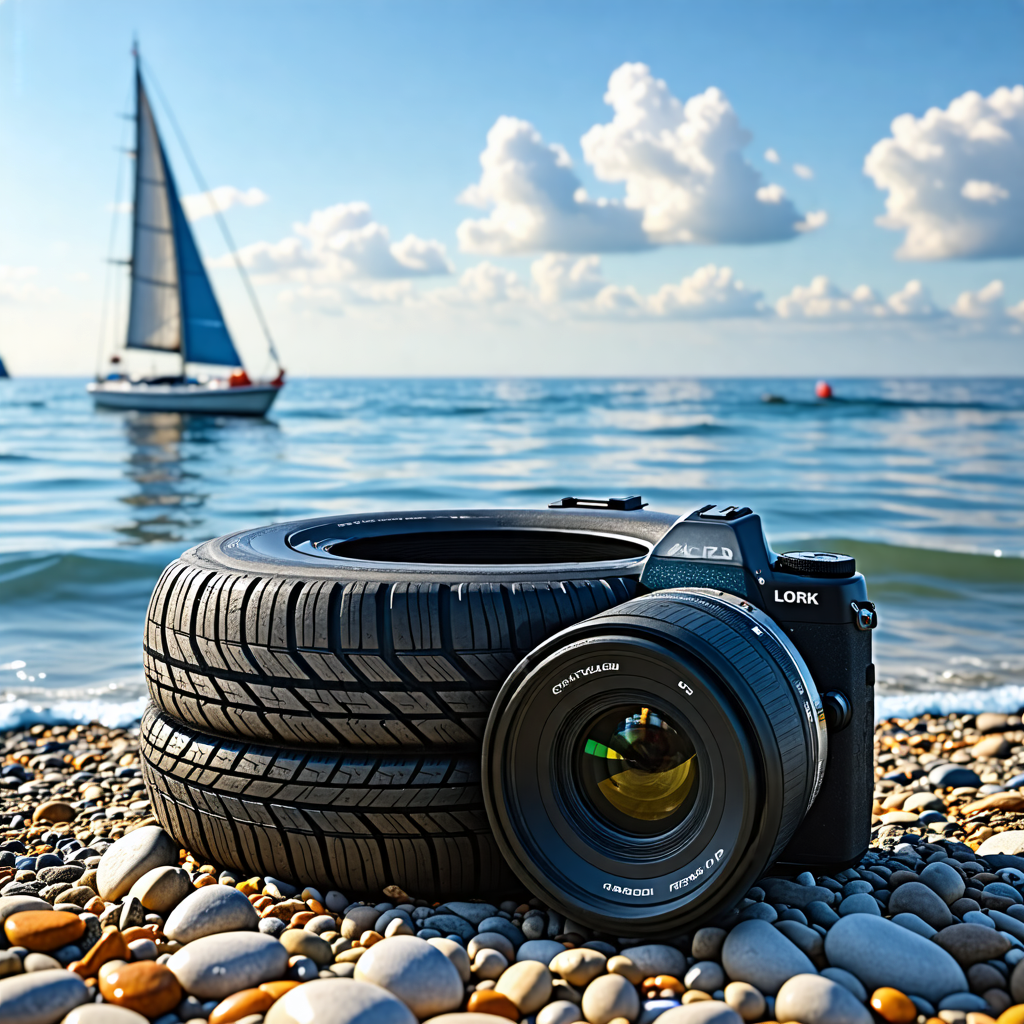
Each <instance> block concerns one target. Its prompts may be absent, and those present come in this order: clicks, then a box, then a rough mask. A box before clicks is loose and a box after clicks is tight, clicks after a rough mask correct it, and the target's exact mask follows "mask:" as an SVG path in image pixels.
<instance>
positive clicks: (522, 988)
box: [494, 960, 639, 1024]
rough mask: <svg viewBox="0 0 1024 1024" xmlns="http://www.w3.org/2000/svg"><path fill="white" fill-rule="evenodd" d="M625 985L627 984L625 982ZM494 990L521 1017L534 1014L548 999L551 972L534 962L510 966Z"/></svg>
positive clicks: (588, 1018)
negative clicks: (508, 1002)
mask: <svg viewBox="0 0 1024 1024" xmlns="http://www.w3.org/2000/svg"><path fill="white" fill-rule="evenodd" d="M593 984H594V982H592V983H591V985H593ZM627 984H629V983H628V982H627ZM591 985H588V986H587V992H589V991H590V988H591ZM629 987H630V989H631V990H632V992H633V994H634V995H636V989H634V988H633V986H632V985H630V986H629ZM494 989H495V991H496V992H500V993H501V994H502V995H504V996H508V997H509V999H511V1000H512V1002H513V1003H515V1004H516V1006H518V1007H519V1010H520V1012H521V1013H522V1014H523V1016H526V1015H528V1014H531V1013H535V1012H536V1011H537V1010H539V1009H540V1008H541V1007H542V1006H543V1005H544V1004H545V1003H546V1002H547V1001H548V999H549V998H550V996H551V991H552V984H551V972H550V971H549V970H548V969H547V967H545V966H544V964H541V963H538V962H537V961H536V960H524V961H523V962H522V963H518V964H512V965H510V966H509V968H508V969H507V970H506V971H505V972H504V974H502V976H501V977H500V978H499V979H498V982H497V984H496V985H495V986H494ZM584 998H585V994H584ZM637 1005H638V1006H639V996H637ZM585 1012H586V1011H584V1013H585ZM613 1016H614V1015H613ZM609 1019H610V1018H609ZM587 1020H590V1017H589V1016H587ZM592 1024H593V1022H592ZM601 1024H605V1022H604V1021H602V1022H601Z"/></svg>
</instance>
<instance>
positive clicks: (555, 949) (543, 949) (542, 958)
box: [516, 939, 566, 966]
mask: <svg viewBox="0 0 1024 1024" xmlns="http://www.w3.org/2000/svg"><path fill="white" fill-rule="evenodd" d="M565 952H566V948H565V946H563V945H562V943H560V942H555V941H554V940H552V939H528V940H527V941H526V942H524V943H523V944H522V945H521V946H520V947H519V949H518V950H517V951H516V961H517V962H519V961H522V960H536V961H537V962H538V963H542V964H544V965H545V966H548V965H549V964H550V963H551V961H552V960H554V958H555V957H556V956H558V955H559V954H560V953H565Z"/></svg>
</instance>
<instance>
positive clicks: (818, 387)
mask: <svg viewBox="0 0 1024 1024" xmlns="http://www.w3.org/2000/svg"><path fill="white" fill-rule="evenodd" d="M814 393H815V394H816V395H817V396H818V397H819V398H831V397H832V385H831V384H829V382H828V381H827V380H819V381H818V383H817V384H815V385H814Z"/></svg>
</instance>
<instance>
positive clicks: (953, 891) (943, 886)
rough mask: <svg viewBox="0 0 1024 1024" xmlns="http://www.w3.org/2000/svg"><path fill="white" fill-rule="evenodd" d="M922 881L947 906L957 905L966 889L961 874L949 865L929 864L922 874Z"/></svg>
mask: <svg viewBox="0 0 1024 1024" xmlns="http://www.w3.org/2000/svg"><path fill="white" fill-rule="evenodd" d="M921 881H922V882H923V883H924V884H925V885H927V886H928V888H929V889H931V890H932V891H933V892H934V893H935V894H936V895H937V896H939V898H940V899H941V900H942V901H943V902H944V903H945V904H947V905H949V904H952V903H956V901H957V900H958V899H960V898H961V897H962V896H963V894H964V891H965V888H966V883H965V882H964V880H963V878H961V876H960V872H959V871H956V870H955V869H954V868H951V867H950V866H949V865H948V864H929V865H928V866H927V867H926V868H925V869H924V871H922V872H921Z"/></svg>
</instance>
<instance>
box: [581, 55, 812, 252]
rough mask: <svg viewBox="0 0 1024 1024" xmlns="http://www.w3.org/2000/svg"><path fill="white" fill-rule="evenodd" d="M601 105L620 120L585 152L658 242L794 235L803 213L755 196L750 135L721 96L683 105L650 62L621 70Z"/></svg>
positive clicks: (709, 93)
mask: <svg viewBox="0 0 1024 1024" xmlns="http://www.w3.org/2000/svg"><path fill="white" fill-rule="evenodd" d="M604 98H605V102H606V103H608V104H609V105H610V106H611V107H612V108H613V109H614V111H615V115H614V117H613V118H612V120H611V122H610V123H608V124H601V125H595V126H594V127H593V128H591V129H590V131H588V132H587V133H586V134H585V135H584V136H583V138H582V139H581V144H582V147H583V154H584V157H585V158H586V160H587V162H588V163H590V164H591V165H592V166H593V168H594V173H595V174H596V175H597V177H598V178H599V179H601V180H602V181H615V182H624V183H625V186H626V206H628V207H630V208H632V209H634V210H638V211H642V213H643V227H644V230H645V231H646V233H647V235H648V237H649V238H650V239H651V241H652V242H655V243H658V244H671V243H690V242H694V243H718V242H730V243H751V242H774V241H781V240H782V239H786V238H792V237H793V236H794V234H795V233H796V231H797V226H796V225H797V223H798V222H799V221H800V220H801V215H800V214H799V213H798V212H797V210H796V208H795V207H794V206H793V204H792V203H791V202H790V201H789V200H788V199H785V198H784V197H783V196H781V195H779V193H778V192H776V191H774V190H771V191H768V192H761V193H760V194H759V190H761V189H762V188H763V187H764V185H763V182H762V178H761V175H760V173H759V172H758V171H757V170H756V169H755V168H754V167H753V166H752V165H751V164H750V163H749V162H748V161H747V160H746V158H745V157H744V156H743V149H744V147H745V146H746V145H747V144H748V143H749V141H750V138H751V136H750V133H749V132H748V131H747V130H746V129H745V128H743V127H742V126H741V124H740V122H739V118H738V117H737V116H736V113H735V111H734V110H733V108H732V106H731V105H730V103H729V101H728V100H727V99H726V98H725V96H724V95H723V93H722V92H721V91H720V90H718V89H715V88H710V89H707V90H706V91H705V92H703V93H700V94H699V95H697V96H693V97H691V98H690V99H689V100H687V101H686V102H685V103H682V102H680V101H679V100H678V99H677V98H676V97H675V96H673V95H672V93H671V92H670V91H669V88H668V86H667V85H666V83H665V82H664V81H663V80H661V79H658V78H654V77H653V75H652V74H651V72H650V69H649V68H648V67H647V66H646V65H645V64H623V65H622V66H621V67H619V68H617V69H616V70H615V71H614V72H613V73H612V75H611V78H610V79H609V82H608V91H607V93H606V94H605V97H604ZM768 188H769V189H771V186H770V185H769V186H768Z"/></svg>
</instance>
